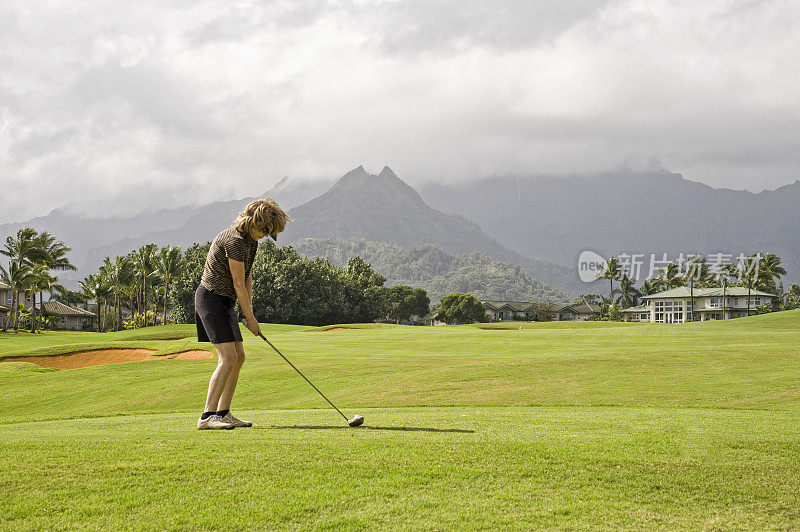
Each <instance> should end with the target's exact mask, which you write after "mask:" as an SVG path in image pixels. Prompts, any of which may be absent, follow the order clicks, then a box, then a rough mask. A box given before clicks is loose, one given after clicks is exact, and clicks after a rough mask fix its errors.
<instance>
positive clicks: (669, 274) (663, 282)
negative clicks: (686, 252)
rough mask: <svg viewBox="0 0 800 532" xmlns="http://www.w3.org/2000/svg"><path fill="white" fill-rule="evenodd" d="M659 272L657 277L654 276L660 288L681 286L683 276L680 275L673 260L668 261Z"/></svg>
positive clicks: (667, 288) (666, 288)
mask: <svg viewBox="0 0 800 532" xmlns="http://www.w3.org/2000/svg"><path fill="white" fill-rule="evenodd" d="M659 272H660V273H659V275H658V277H656V278H655V282H656V283H657V284H658V286H659V287H660V288H661V289H662V290H670V289H672V288H677V287H679V286H683V284H684V280H683V277H681V276H680V274H679V273H680V272H679V270H678V265H677V264H675V263H674V262H670V263H669V264H667V265H666V266H665V267H664V268H661V269H660V270H659Z"/></svg>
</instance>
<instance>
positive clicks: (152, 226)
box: [0, 177, 333, 289]
mask: <svg viewBox="0 0 800 532" xmlns="http://www.w3.org/2000/svg"><path fill="white" fill-rule="evenodd" d="M332 183H333V180H330V181H324V180H323V181H299V180H291V179H289V178H286V177H284V178H283V179H282V180H281V181H280V182H278V183H277V184H276V185H275V186H274V187H272V188H271V189H269V190H268V191H267V192H266V193H264V195H263V196H259V197H265V196H268V197H273V198H275V199H276V200H277V201H278V203H279V204H280V205H281V206H282V207H284V208H285V209H290V208H292V207H294V206H296V205H299V204H301V203H304V202H306V201H308V200H309V199H311V198H314V197H316V196H318V195H319V194H321V193H322V192H324V191H325V190H326V189H327V188H329V187H330V186H331V184H332ZM254 199H257V198H256V197H249V198H243V199H237V200H230V201H221V202H216V203H211V204H209V205H201V206H188V207H180V208H177V209H172V210H158V211H151V212H143V213H140V214H137V215H135V216H129V217H118V216H113V215H109V216H105V217H81V216H78V215H73V214H68V213H66V212H64V211H63V210H60V209H56V210H54V211H52V212H51V213H50V214H48V215H47V216H40V217H37V218H33V219H31V220H28V221H27V222H21V223H7V224H2V225H0V242H5V239H6V237H7V236H9V235H13V234H15V233H16V232H17V231H18V230H19V229H20V228H22V227H26V226H30V227H33V228H35V229H36V230H38V231H49V232H50V233H52V234H53V235H54V236H55V237H56V238H57V239H59V240H61V241H62V242H64V243H65V244H67V245H69V246H70V247H72V251H71V252H70V255H69V257H70V260H71V261H72V263H73V264H75V266H77V267H78V271H75V272H69V271H67V272H59V274H58V276H59V279H60V280H61V281H62V283H65V284H66V286H68V287H70V288H73V289H74V288H75V287H77V282H78V281H79V280H82V279H83V278H84V277H86V276H87V275H89V274H91V273H93V272H95V271H96V270H97V268H98V267H99V266H100V264H101V263H102V261H103V259H104V258H105V257H114V256H116V255H126V254H127V253H128V252H130V251H131V250H133V249H137V248H138V247H139V246H142V245H144V244H149V243H151V242H152V243H156V244H158V245H159V246H164V245H168V244H170V245H176V246H181V247H184V248H185V247H187V246H189V245H191V244H192V243H194V242H199V243H205V242H207V241H209V240H211V239H212V238H214V236H216V235H217V233H219V232H220V231H221V230H222V229H225V228H226V227H230V225H231V224H232V223H233V220H234V219H235V218H236V215H237V214H239V212H241V211H242V209H244V207H245V206H246V205H247V204H248V203H250V202H251V201H253V200H254Z"/></svg>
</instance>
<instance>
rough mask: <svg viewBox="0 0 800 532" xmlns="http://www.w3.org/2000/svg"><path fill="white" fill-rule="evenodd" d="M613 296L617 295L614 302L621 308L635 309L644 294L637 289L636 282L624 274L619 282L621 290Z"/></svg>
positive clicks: (617, 290)
mask: <svg viewBox="0 0 800 532" xmlns="http://www.w3.org/2000/svg"><path fill="white" fill-rule="evenodd" d="M613 294H617V298H616V299H615V300H614V301H615V303H616V304H617V305H619V306H620V307H621V308H628V307H635V306H636V304H637V303H638V302H639V298H640V297H641V296H642V293H641V292H640V291H639V290H638V289H637V288H636V281H634V280H633V279H631V278H630V277H628V276H627V275H626V274H623V276H622V279H620V281H619V288H617V289H616V290H614V291H613Z"/></svg>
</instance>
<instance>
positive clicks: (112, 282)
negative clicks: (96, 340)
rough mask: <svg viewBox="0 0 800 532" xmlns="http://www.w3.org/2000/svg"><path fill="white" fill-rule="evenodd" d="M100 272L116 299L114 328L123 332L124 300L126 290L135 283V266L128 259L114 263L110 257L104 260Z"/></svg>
mask: <svg viewBox="0 0 800 532" xmlns="http://www.w3.org/2000/svg"><path fill="white" fill-rule="evenodd" d="M100 271H101V272H102V273H103V276H104V277H105V278H106V279H107V281H108V284H109V287H110V289H111V295H112V296H113V298H114V308H115V309H116V313H115V314H116V316H115V318H114V328H115V329H116V330H118V331H119V330H122V298H123V296H125V295H126V294H127V292H126V290H125V288H126V287H127V286H128V285H130V284H132V283H133V280H134V275H135V272H134V266H133V263H132V262H131V260H130V258H128V257H119V256H118V257H115V258H114V261H113V262H112V261H111V259H110V258H109V257H106V258H105V259H104V260H103V265H102V266H101V267H100Z"/></svg>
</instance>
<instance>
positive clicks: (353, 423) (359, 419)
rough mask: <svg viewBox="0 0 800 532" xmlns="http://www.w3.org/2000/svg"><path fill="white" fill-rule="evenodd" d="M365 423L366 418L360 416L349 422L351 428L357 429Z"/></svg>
mask: <svg viewBox="0 0 800 532" xmlns="http://www.w3.org/2000/svg"><path fill="white" fill-rule="evenodd" d="M363 423H364V416H358V415H357V416H356V417H354V418H353V419H351V420H349V421H348V422H347V424H348V425H350V426H351V427H357V426H359V425H361V424H363Z"/></svg>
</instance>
